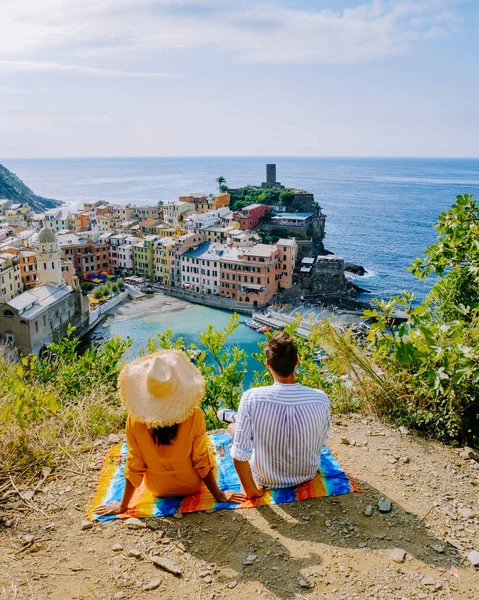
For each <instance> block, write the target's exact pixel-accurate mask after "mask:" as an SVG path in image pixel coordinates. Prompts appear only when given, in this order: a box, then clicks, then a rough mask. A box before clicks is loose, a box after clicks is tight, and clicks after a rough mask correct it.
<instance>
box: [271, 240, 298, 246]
mask: <svg viewBox="0 0 479 600" xmlns="http://www.w3.org/2000/svg"><path fill="white" fill-rule="evenodd" d="M276 245H277V246H296V240H295V239H292V240H285V239H280V240H278V241H277V242H276Z"/></svg>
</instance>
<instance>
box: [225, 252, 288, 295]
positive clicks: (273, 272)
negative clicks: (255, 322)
mask: <svg viewBox="0 0 479 600" xmlns="http://www.w3.org/2000/svg"><path fill="white" fill-rule="evenodd" d="M282 258H283V248H279V247H278V246H276V245H269V244H257V245H256V246H251V247H249V248H234V247H228V248H226V249H225V251H224V253H223V256H222V257H221V260H220V263H221V282H220V295H221V296H224V297H226V298H232V299H233V300H235V301H236V302H239V303H242V304H245V305H246V306H264V305H266V304H269V303H270V302H271V300H272V298H273V296H274V294H275V293H276V292H278V291H279V290H280V289H281V288H282V287H284V286H283V283H284V281H292V272H291V273H290V268H289V267H288V265H289V264H290V263H289V262H288V260H285V261H283V260H282ZM283 265H285V267H284V268H285V269H286V270H285V273H286V275H285V276H284V281H283Z"/></svg>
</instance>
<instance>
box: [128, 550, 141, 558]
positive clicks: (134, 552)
mask: <svg viewBox="0 0 479 600" xmlns="http://www.w3.org/2000/svg"><path fill="white" fill-rule="evenodd" d="M128 556H131V557H132V558H141V551H140V550H138V549H137V548H132V549H131V550H128Z"/></svg>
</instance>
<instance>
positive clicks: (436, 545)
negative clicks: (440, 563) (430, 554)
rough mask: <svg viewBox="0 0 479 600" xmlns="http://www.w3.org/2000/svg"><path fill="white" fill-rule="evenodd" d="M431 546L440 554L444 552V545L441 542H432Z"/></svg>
mask: <svg viewBox="0 0 479 600" xmlns="http://www.w3.org/2000/svg"><path fill="white" fill-rule="evenodd" d="M431 548H432V549H433V550H434V551H435V552H438V553H439V554H444V546H443V545H442V544H439V543H438V542H432V543H431Z"/></svg>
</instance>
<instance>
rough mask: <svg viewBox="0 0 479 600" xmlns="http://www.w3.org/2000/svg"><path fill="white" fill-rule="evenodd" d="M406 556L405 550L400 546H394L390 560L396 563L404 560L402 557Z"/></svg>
mask: <svg viewBox="0 0 479 600" xmlns="http://www.w3.org/2000/svg"><path fill="white" fill-rule="evenodd" d="M405 558H406V551H405V550H403V549H402V548H394V550H393V551H392V552H391V560H392V561H394V562H397V563H402V562H404V559H405Z"/></svg>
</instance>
